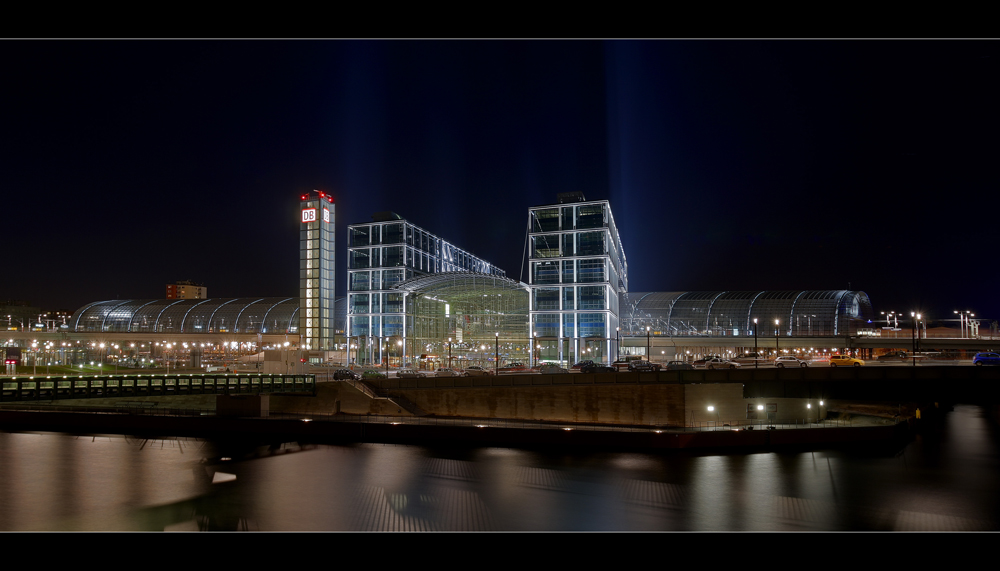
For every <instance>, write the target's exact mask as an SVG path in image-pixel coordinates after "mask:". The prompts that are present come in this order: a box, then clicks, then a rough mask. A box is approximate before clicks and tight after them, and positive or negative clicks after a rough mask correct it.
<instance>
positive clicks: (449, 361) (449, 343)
mask: <svg viewBox="0 0 1000 571" xmlns="http://www.w3.org/2000/svg"><path fill="white" fill-rule="evenodd" d="M448 368H449V369H450V368H451V337H449V338H448Z"/></svg>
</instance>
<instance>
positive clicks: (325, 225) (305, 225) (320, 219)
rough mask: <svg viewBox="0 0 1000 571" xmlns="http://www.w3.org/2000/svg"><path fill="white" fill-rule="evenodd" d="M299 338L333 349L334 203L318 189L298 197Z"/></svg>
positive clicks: (306, 343) (309, 344) (311, 346)
mask: <svg viewBox="0 0 1000 571" xmlns="http://www.w3.org/2000/svg"><path fill="white" fill-rule="evenodd" d="M299 210H300V211H301V220H300V224H299V305H300V307H301V311H299V338H300V346H301V347H302V348H304V349H318V350H331V349H334V339H333V337H334V331H333V330H334V326H333V319H334V315H333V310H334V298H333V293H334V251H333V250H334V245H335V244H334V205H333V199H332V197H331V196H330V195H329V194H327V193H325V192H320V191H318V190H316V191H312V192H309V193H305V194H303V195H302V196H301V197H300V204H299Z"/></svg>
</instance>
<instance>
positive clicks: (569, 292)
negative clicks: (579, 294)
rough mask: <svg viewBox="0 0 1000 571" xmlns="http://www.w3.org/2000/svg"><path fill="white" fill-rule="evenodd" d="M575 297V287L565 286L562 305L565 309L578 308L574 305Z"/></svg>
mask: <svg viewBox="0 0 1000 571" xmlns="http://www.w3.org/2000/svg"><path fill="white" fill-rule="evenodd" d="M573 297H574V290H573V288H571V287H564V288H563V307H562V308H563V309H564V310H572V309H576V307H574V303H573Z"/></svg>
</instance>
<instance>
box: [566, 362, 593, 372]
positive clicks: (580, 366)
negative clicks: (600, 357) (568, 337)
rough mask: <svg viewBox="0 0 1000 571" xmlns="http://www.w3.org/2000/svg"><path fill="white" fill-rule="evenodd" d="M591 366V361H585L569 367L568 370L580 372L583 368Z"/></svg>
mask: <svg viewBox="0 0 1000 571" xmlns="http://www.w3.org/2000/svg"><path fill="white" fill-rule="evenodd" d="M593 364H594V361H593V360H591V359H586V360H584V361H580V362H579V363H577V364H575V365H573V366H572V367H570V370H571V371H582V370H583V368H584V367H586V366H587V365H593Z"/></svg>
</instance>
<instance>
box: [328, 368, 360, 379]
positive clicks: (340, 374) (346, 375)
mask: <svg viewBox="0 0 1000 571" xmlns="http://www.w3.org/2000/svg"><path fill="white" fill-rule="evenodd" d="M333 380H335V381H348V380H351V381H360V380H361V375H359V374H357V373H355V372H354V371H352V370H350V369H337V370H336V371H334V372H333Z"/></svg>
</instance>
